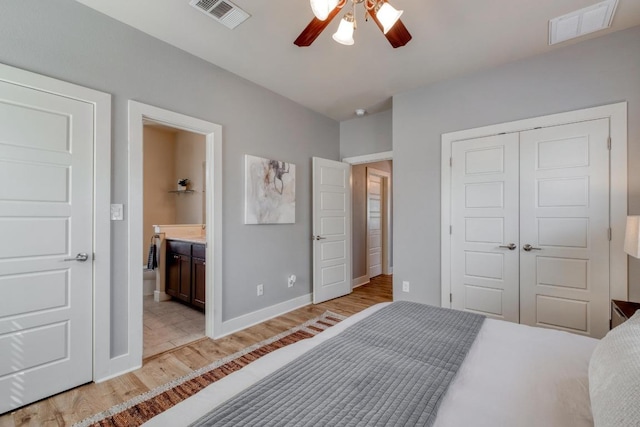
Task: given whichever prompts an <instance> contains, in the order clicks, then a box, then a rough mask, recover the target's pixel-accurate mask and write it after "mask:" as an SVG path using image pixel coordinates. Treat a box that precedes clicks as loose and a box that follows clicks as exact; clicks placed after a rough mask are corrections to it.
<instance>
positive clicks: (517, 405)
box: [145, 303, 598, 427]
mask: <svg viewBox="0 0 640 427" xmlns="http://www.w3.org/2000/svg"><path fill="white" fill-rule="evenodd" d="M387 304H390V303H383V304H378V305H375V306H373V307H370V308H368V309H366V310H364V311H363V312H361V313H358V314H356V315H354V316H351V317H349V318H348V319H346V320H344V321H342V322H340V323H339V324H337V325H336V326H333V327H332V328H329V329H328V330H326V331H324V332H322V333H320V334H318V335H317V336H315V337H313V338H311V339H307V340H303V341H300V342H297V343H295V344H292V345H290V346H287V347H285V348H283V349H280V350H278V351H275V352H273V353H271V354H268V355H266V356H264V357H261V358H260V359H258V360H256V361H255V362H253V363H251V364H249V365H248V366H246V367H245V368H243V369H242V370H240V371H238V372H235V373H233V374H231V375H229V376H227V377H225V378H223V379H221V380H220V381H218V382H215V383H213V384H211V385H210V386H209V387H207V388H205V389H204V390H202V391H200V392H199V393H198V394H196V395H194V396H192V397H190V398H189V399H187V400H185V401H183V402H181V403H179V404H178V405H176V406H174V407H173V408H171V409H169V410H168V411H165V412H163V413H162V414H160V415H158V416H157V417H155V418H153V419H151V420H150V421H149V422H147V423H146V424H145V426H184V425H187V424H189V423H191V422H193V421H195V420H197V419H198V418H200V417H201V416H202V415H204V414H206V413H207V412H209V411H210V410H211V409H213V408H214V407H216V406H217V405H219V404H221V403H223V402H224V401H225V400H227V399H229V398H231V397H232V396H234V395H235V394H237V393H239V392H240V391H242V390H243V389H245V388H246V387H249V386H250V385H251V384H253V383H255V382H257V381H258V380H260V379H261V378H263V377H264V376H266V375H267V374H269V373H271V372H273V371H275V370H276V369H278V368H280V367H282V366H284V365H286V364H287V363H288V362H289V361H291V360H293V359H295V358H296V357H298V356H300V355H301V354H303V353H304V352H306V351H308V350H309V349H311V348H313V347H315V346H316V345H318V344H319V343H321V342H323V341H325V340H327V339H329V338H331V337H333V336H335V335H336V334H338V333H340V331H342V330H344V329H345V328H347V327H349V326H350V325H352V324H354V323H355V322H357V321H359V320H361V319H363V318H364V317H366V316H368V315H370V314H371V313H373V312H375V311H377V310H379V309H380V308H382V307H384V306H385V305H387ZM597 342H598V340H595V339H593V338H587V337H583V336H579V335H574V334H570V333H567V332H561V331H556V330H550V329H542V328H532V327H529V326H524V325H518V324H515V323H509V322H504V321H500V320H492V319H487V320H486V321H485V322H484V324H483V326H482V328H481V329H480V333H479V334H478V337H477V339H476V340H475V342H474V343H473V345H472V346H471V349H470V350H469V354H468V355H467V357H466V359H465V361H464V363H463V364H462V366H461V367H460V371H459V372H458V375H457V376H456V378H455V379H454V380H453V382H452V383H451V386H450V387H449V390H448V391H447V393H446V394H445V397H444V399H443V401H442V404H441V406H440V409H439V411H438V417H437V419H436V423H435V426H437V427H459V426H478V427H480V426H492V427H494V426H513V427H516V426H523V427H525V426H545V427H548V426H563V427H564V426H572V427H578V426H593V421H592V418H591V409H590V404H589V384H588V378H587V377H588V367H589V358H590V357H591V353H592V352H593V349H594V348H595V345H596V344H597Z"/></svg>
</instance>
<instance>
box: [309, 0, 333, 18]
mask: <svg viewBox="0 0 640 427" xmlns="http://www.w3.org/2000/svg"><path fill="white" fill-rule="evenodd" d="M338 2H339V0H310V3H311V10H312V11H313V14H314V15H315V17H316V18H318V19H319V20H321V21H324V20H325V19H327V17H328V16H329V13H331V11H332V10H333V9H335V8H336V6H337V5H338Z"/></svg>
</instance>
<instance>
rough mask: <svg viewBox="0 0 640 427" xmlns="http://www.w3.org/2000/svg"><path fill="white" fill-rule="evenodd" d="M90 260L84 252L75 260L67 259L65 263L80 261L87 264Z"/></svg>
mask: <svg viewBox="0 0 640 427" xmlns="http://www.w3.org/2000/svg"><path fill="white" fill-rule="evenodd" d="M88 259H89V255H87V254H86V253H84V252H82V253H79V254H78V255H76V257H75V258H65V259H64V260H63V261H80V262H85V261H86V260H88Z"/></svg>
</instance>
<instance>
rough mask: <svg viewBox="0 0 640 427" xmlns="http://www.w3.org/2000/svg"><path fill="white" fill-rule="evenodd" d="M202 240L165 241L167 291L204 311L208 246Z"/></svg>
mask: <svg viewBox="0 0 640 427" xmlns="http://www.w3.org/2000/svg"><path fill="white" fill-rule="evenodd" d="M199 240H200V239H188V238H185V239H181V238H168V239H167V240H166V258H165V259H166V271H165V274H166V276H165V292H166V293H167V294H168V295H171V296H172V297H174V298H176V299H179V300H180V301H183V302H184V303H186V304H188V305H190V306H192V307H194V308H196V309H198V310H202V311H204V307H205V283H206V281H205V265H206V263H205V262H206V246H205V244H204V242H202V243H201V242H200V241H199Z"/></svg>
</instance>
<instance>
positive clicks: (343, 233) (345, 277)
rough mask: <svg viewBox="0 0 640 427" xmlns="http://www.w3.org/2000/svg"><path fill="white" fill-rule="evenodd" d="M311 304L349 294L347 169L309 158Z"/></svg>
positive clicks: (349, 238)
mask: <svg viewBox="0 0 640 427" xmlns="http://www.w3.org/2000/svg"><path fill="white" fill-rule="evenodd" d="M312 240H313V302H314V304H318V303H320V302H323V301H327V300H330V299H333V298H337V297H341V296H343V295H346V294H349V293H351V165H349V164H347V163H341V162H336V161H333V160H326V159H321V158H318V157H314V158H313V235H312Z"/></svg>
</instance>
